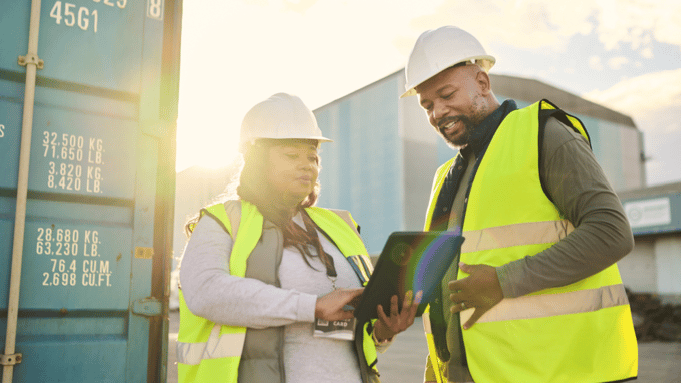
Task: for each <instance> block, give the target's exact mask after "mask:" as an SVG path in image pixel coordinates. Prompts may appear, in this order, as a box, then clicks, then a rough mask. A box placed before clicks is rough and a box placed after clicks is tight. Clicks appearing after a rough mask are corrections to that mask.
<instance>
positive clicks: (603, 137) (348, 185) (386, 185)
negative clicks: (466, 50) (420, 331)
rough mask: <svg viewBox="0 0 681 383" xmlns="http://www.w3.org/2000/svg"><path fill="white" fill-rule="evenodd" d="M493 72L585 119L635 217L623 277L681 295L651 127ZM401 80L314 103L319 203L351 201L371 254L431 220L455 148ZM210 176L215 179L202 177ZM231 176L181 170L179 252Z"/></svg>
mask: <svg viewBox="0 0 681 383" xmlns="http://www.w3.org/2000/svg"><path fill="white" fill-rule="evenodd" d="M490 77H491V82H492V89H493V90H494V93H495V95H496V96H497V98H498V99H499V101H500V102H502V101H503V100H505V99H508V98H511V99H514V100H516V102H517V104H518V106H519V107H524V106H526V105H529V104H531V103H534V102H536V101H538V100H540V99H548V100H549V101H551V102H553V103H554V104H556V105H557V106H559V107H560V108H562V109H564V110H566V111H567V112H569V113H571V114H573V115H575V116H577V117H578V118H579V119H580V120H581V121H582V122H583V123H584V125H585V126H586V128H587V130H588V132H589V134H590V137H591V144H592V147H593V150H594V153H595V155H596V158H597V159H598V161H599V163H600V164H601V166H602V167H603V169H604V171H605V173H606V175H607V177H608V179H609V180H610V182H611V184H612V185H613V187H614V189H615V191H616V192H617V193H618V195H619V196H620V198H621V199H622V202H623V203H624V205H625V209H626V211H627V214H628V215H629V218H630V221H632V228H633V230H634V234H635V238H636V247H635V249H634V251H633V252H632V254H630V255H628V256H627V257H625V258H624V260H622V261H621V262H620V271H621V274H622V278H623V280H624V283H625V285H626V286H627V287H629V288H630V289H632V290H633V291H635V292H650V293H659V294H661V296H662V297H663V298H665V299H669V300H675V299H678V297H680V296H681V278H678V277H675V276H678V275H679V274H681V183H677V184H670V185H665V186H661V187H655V188H647V187H646V185H645V166H644V165H645V164H644V161H645V158H646V155H645V153H644V151H643V147H644V146H643V134H642V132H641V131H640V130H638V129H637V127H636V126H635V124H634V122H633V120H632V119H631V118H630V117H628V116H626V115H623V114H621V113H618V112H616V111H613V110H610V109H608V108H606V107H603V106H601V105H598V104H596V103H593V102H591V101H588V100H585V99H583V98H580V97H578V96H576V95H574V94H571V93H569V92H566V91H564V90H561V89H558V88H556V87H554V86H551V85H549V84H545V83H543V82H540V81H537V80H533V79H527V78H520V77H513V76H506V75H495V74H490ZM403 90H404V70H399V71H397V72H394V73H392V74H390V75H388V76H386V77H384V78H382V79H380V80H378V81H376V82H374V83H372V84H369V85H367V86H365V87H363V88H361V89H359V90H357V91H355V92H352V93H350V94H348V95H345V96H343V97H341V98H339V99H337V100H335V101H333V102H331V103H329V104H327V105H324V106H322V107H320V108H318V109H316V110H315V111H314V113H315V115H316V117H317V121H318V123H319V126H320V128H321V129H322V132H323V133H324V135H325V136H326V137H329V138H331V139H333V140H334V142H333V143H329V144H324V145H322V146H321V158H322V171H321V173H320V177H319V178H320V183H321V186H322V190H321V195H320V198H319V201H318V203H317V205H318V206H322V207H327V208H335V209H345V210H349V211H350V212H351V213H352V215H353V217H354V218H355V220H356V221H357V222H358V223H359V224H360V226H361V234H362V237H363V239H364V242H365V244H366V246H367V249H368V250H369V253H370V254H373V255H377V254H378V253H380V251H381V249H382V247H383V244H384V243H385V240H386V239H387V237H388V235H389V234H390V233H391V232H393V231H401V230H422V229H423V224H424V218H425V211H426V207H427V204H428V201H429V196H430V189H431V185H432V179H433V174H434V173H435V170H436V169H437V167H438V166H439V165H441V164H442V163H444V162H446V161H447V160H449V159H450V158H451V157H453V156H454V155H456V151H455V150H453V149H451V148H450V147H449V146H447V145H446V144H445V143H444V142H443V140H442V139H441V138H440V137H439V136H438V135H437V133H436V132H435V131H434V129H433V128H432V127H431V126H430V125H429V123H428V121H427V119H426V116H425V113H424V111H423V109H421V107H420V106H419V105H418V102H417V99H416V97H407V98H403V99H400V98H399V96H400V95H401V94H402V93H403ZM218 173H219V174H218ZM206 177H208V178H213V179H214V180H213V181H208V180H202V179H203V178H206ZM226 178H228V176H227V173H224V172H217V173H216V174H215V176H213V174H212V173H210V172H208V173H206V172H203V171H201V170H199V169H197V168H190V169H187V170H185V171H184V173H183V174H178V177H177V179H178V185H177V201H176V230H175V233H176V234H175V235H176V237H175V241H174V243H175V254H176V256H179V255H180V254H181V249H182V248H183V246H184V240H185V237H184V235H183V234H181V230H180V229H179V228H181V225H183V223H184V220H185V219H186V217H187V216H188V215H189V214H194V213H195V212H196V211H197V209H198V205H197V201H199V200H201V203H203V202H204V201H205V202H206V203H207V202H208V200H209V199H210V198H212V197H214V196H215V195H217V194H219V193H221V192H222V191H223V190H224V186H225V185H226ZM187 183H189V184H187ZM183 190H184V191H183ZM192 194H196V197H192ZM199 197H201V198H199ZM178 219H179V221H178Z"/></svg>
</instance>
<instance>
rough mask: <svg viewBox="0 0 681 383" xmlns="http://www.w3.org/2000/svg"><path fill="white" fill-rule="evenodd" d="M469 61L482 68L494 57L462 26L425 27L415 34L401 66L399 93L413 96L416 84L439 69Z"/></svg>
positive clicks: (488, 67)
mask: <svg viewBox="0 0 681 383" xmlns="http://www.w3.org/2000/svg"><path fill="white" fill-rule="evenodd" d="M467 61H471V62H474V63H475V64H477V65H478V66H480V67H481V68H482V69H483V70H484V71H485V72H487V71H489V70H490V68H492V66H493V65H494V62H495V61H496V59H495V58H494V57H492V56H490V55H488V54H487V52H485V49H484V48H483V47H482V44H480V42H479V41H478V40H477V39H476V38H475V37H473V35H471V34H470V33H468V32H466V31H464V30H463V29H460V28H457V27H452V26H445V27H440V28H438V29H433V30H429V31H425V32H423V33H422V34H421V36H419V38H418V40H416V44H414V48H413V49H412V51H411V53H410V54H409V61H408V62H407V66H406V67H405V68H404V69H405V70H404V71H405V75H406V80H407V84H406V86H405V88H406V89H407V91H406V92H404V94H402V96H400V97H406V96H413V95H415V94H416V90H415V89H414V88H416V87H417V86H418V85H420V84H421V83H423V82H425V81H426V80H428V79H429V78H431V77H433V76H435V75H436V74H438V73H440V72H442V71H443V70H445V69H447V68H449V67H451V66H453V65H456V64H459V63H463V62H467Z"/></svg>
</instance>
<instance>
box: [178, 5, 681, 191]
mask: <svg viewBox="0 0 681 383" xmlns="http://www.w3.org/2000/svg"><path fill="white" fill-rule="evenodd" d="M442 25H455V26H458V27H460V28H462V29H464V30H467V31H468V32H470V33H472V34H473V35H474V36H475V37H477V38H478V40H480V42H481V43H482V45H483V46H484V47H485V49H486V50H487V53H488V54H491V55H493V56H495V58H496V60H497V62H496V65H495V66H494V67H493V68H492V70H491V73H496V74H505V75H511V76H519V77H525V78H531V79H536V80H539V81H542V82H544V83H547V84H549V85H553V86H556V87H558V88H562V89H564V90H566V91H568V92H571V93H574V94H576V95H579V96H582V97H584V98H586V99H589V100H591V101H594V102H597V103H600V104H602V105H604V106H607V107H609V108H611V109H613V110H616V111H618V112H621V113H624V114H626V115H629V116H631V117H632V118H633V119H634V122H635V123H636V125H637V127H638V128H639V129H640V130H641V131H643V133H644V141H645V152H646V157H647V160H646V173H647V184H648V185H649V186H654V185H659V184H664V183H669V182H679V181H681V150H680V149H681V2H680V1H677V0H572V1H569V2H568V1H562V0H561V1H553V0H527V1H524V0H517V1H513V0H476V1H468V2H464V1H452V0H418V1H415V0H414V1H406V0H390V1H388V0H229V1H223V0H185V1H184V5H183V18H182V48H181V49H182V51H181V64H180V65H181V66H180V101H179V117H178V132H177V163H176V168H177V170H178V171H180V170H183V169H186V168H188V167H190V166H194V165H200V166H207V167H221V166H225V165H227V164H228V163H229V162H230V161H232V160H233V158H234V156H235V155H236V148H237V144H238V138H239V128H240V125H241V120H242V118H243V116H244V115H245V113H246V112H247V111H248V110H249V109H250V108H251V107H252V106H253V105H255V104H256V103H258V102H260V101H262V100H264V99H266V98H267V97H269V96H270V95H272V94H274V93H277V92H287V93H292V94H296V95H298V96H299V97H301V98H302V100H303V101H304V102H305V103H306V105H307V106H308V107H310V109H315V108H318V107H320V106H323V105H325V104H327V103H329V102H331V101H334V100H336V99H338V98H340V97H342V96H344V95H346V94H348V93H351V92H353V91H355V90H357V89H359V88H361V87H363V86H365V85H368V84H370V83H373V82H374V81H376V80H379V79H381V78H383V77H385V76H387V75H389V74H392V73H394V72H395V71H397V70H400V69H402V68H403V67H404V66H405V63H406V60H407V58H408V56H409V52H410V51H411V49H412V47H413V44H414V42H415V41H416V39H417V38H418V36H419V35H420V34H421V33H422V32H423V31H425V30H428V29H434V28H437V27H440V26H442ZM492 87H494V84H492ZM424 118H425V115H424ZM587 129H588V127H587Z"/></svg>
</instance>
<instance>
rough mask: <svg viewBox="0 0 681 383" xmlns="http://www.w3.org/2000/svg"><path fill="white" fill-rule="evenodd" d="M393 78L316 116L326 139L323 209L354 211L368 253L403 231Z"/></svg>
mask: <svg viewBox="0 0 681 383" xmlns="http://www.w3.org/2000/svg"><path fill="white" fill-rule="evenodd" d="M397 87H398V82H397V79H396V78H388V79H386V80H385V81H380V82H377V83H375V84H372V86H369V87H367V88H365V89H363V91H362V92H359V93H355V94H353V95H352V97H349V98H344V99H342V100H339V101H337V102H334V103H331V104H329V105H326V106H324V107H322V108H320V109H317V110H316V111H315V115H316V117H317V121H318V123H319V126H320V128H321V129H322V131H323V132H324V134H325V135H326V136H327V137H329V138H331V139H333V140H334V142H333V143H329V144H322V154H321V157H322V166H323V169H322V172H321V174H320V182H321V184H322V192H321V196H320V198H319V202H318V205H319V206H323V207H330V208H339V209H346V210H349V211H350V212H351V213H352V214H353V217H354V218H355V220H356V221H357V222H358V223H359V224H360V225H361V227H362V237H363V238H364V241H365V243H366V245H367V248H368V250H369V252H371V253H378V252H380V250H381V249H382V248H383V244H384V243H385V240H386V239H387V238H388V235H389V234H390V233H391V232H392V231H395V230H401V229H402V227H403V225H404V224H403V211H404V208H403V204H404V181H403V180H404V169H403V146H402V141H401V140H400V137H399V135H398V121H397V119H398V111H397V97H395V94H396V93H397V91H398V89H397Z"/></svg>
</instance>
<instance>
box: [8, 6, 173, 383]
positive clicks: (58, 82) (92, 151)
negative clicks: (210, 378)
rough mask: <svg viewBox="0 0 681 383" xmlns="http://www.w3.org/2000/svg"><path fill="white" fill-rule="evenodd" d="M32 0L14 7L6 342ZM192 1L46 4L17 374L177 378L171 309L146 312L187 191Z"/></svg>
mask: <svg viewBox="0 0 681 383" xmlns="http://www.w3.org/2000/svg"><path fill="white" fill-rule="evenodd" d="M30 3H31V2H30V1H24V0H6V1H3V2H2V3H0V36H3V38H2V39H0V51H1V52H3V54H2V55H0V163H2V167H0V244H2V245H1V246H0V264H1V265H5V267H1V268H0V314H1V316H0V324H1V328H0V341H1V342H3V343H4V341H5V338H4V337H5V328H6V325H7V321H6V316H7V308H8V294H9V284H10V281H9V275H10V265H11V257H12V242H13V239H12V238H13V232H14V219H15V207H16V200H15V196H16V189H17V182H18V175H17V174H18V166H19V143H20V137H21V131H22V114H23V101H24V89H25V84H24V80H25V71H26V70H25V68H23V67H21V66H19V65H18V64H17V57H18V56H21V55H25V54H26V50H27V45H28V34H29V18H30ZM180 9H181V1H179V0H178V1H173V0H158V1H141V2H138V1H130V0H106V1H105V0H102V1H98V0H96V1H92V0H72V1H70V2H62V1H59V0H50V1H45V0H43V1H42V9H41V17H40V30H39V39H38V57H39V58H40V59H41V60H43V61H44V64H45V65H44V68H43V69H39V70H38V71H37V76H38V77H37V80H36V91H35V103H34V112H33V126H32V137H31V152H30V170H29V179H28V201H27V205H28V206H27V209H26V227H25V235H24V247H23V267H22V274H21V285H20V286H21V291H20V298H19V318H18V327H17V340H16V342H17V343H16V352H17V353H21V354H22V355H23V358H22V362H21V363H20V364H17V365H16V366H15V367H14V374H13V375H14V381H15V382H147V381H165V379H164V378H163V377H160V376H161V375H159V374H162V375H163V376H164V371H165V366H160V364H161V363H163V361H165V357H164V355H165V349H164V348H163V347H164V346H162V343H159V344H152V345H150V339H152V338H153V337H154V336H156V335H157V334H156V332H158V331H159V328H160V327H159V326H158V324H159V319H160V316H157V317H154V316H155V315H157V314H159V315H160V313H158V312H154V310H151V311H148V312H144V310H143V309H138V310H136V311H135V312H133V310H132V307H133V306H135V307H139V305H136V304H135V303H136V302H138V301H140V300H143V299H145V298H148V297H151V296H154V294H155V293H154V292H153V291H152V289H153V287H152V286H155V285H157V284H159V283H163V275H162V274H159V273H158V271H159V267H158V266H159V265H162V264H163V261H162V260H161V261H160V263H159V259H158V258H157V257H162V256H163V255H164V251H163V249H161V248H159V247H158V246H157V245H158V243H159V242H163V241H162V240H161V238H160V237H159V236H158V235H159V233H163V232H164V231H165V230H164V229H163V228H162V227H157V226H156V225H157V224H158V225H168V227H169V228H170V227H172V218H170V221H169V222H167V221H166V218H165V217H163V216H162V215H161V216H159V215H158V212H159V211H160V210H159V209H161V206H162V205H161V204H162V203H163V201H165V200H166V199H168V200H171V201H172V200H173V198H172V195H170V196H168V195H164V196H161V195H160V194H159V193H160V191H159V190H157V185H161V184H164V183H168V184H173V185H174V179H172V178H170V179H168V178H165V177H166V176H165V175H166V174H172V175H174V168H175V165H174V154H173V153H174V129H175V127H174V122H175V120H176V93H177V88H176V85H177V81H178V79H177V71H175V70H169V68H170V67H171V66H172V65H174V64H173V63H174V62H179V50H176V51H175V50H174V49H176V48H174V47H175V46H179V23H177V24H176V21H177V20H179V17H180ZM171 64H172V65H171ZM171 69H172V68H171ZM164 76H165V78H164ZM166 80H170V82H166ZM173 95H175V96H173ZM159 153H164V154H165V156H164V157H163V158H161V157H159ZM166 168H168V169H172V173H170V172H167V171H166V170H167V169H166ZM159 217H160V218H161V219H160V220H159ZM169 231H170V230H169ZM152 253H155V256H153V257H152V256H151V254H152ZM161 269H162V267H161ZM154 299H156V298H154ZM157 302H159V304H160V303H161V301H160V300H158V301H157ZM154 307H156V306H154ZM156 311H157V310H156ZM166 331H167V330H166ZM166 338H167V335H166ZM158 339H162V337H158ZM152 370H153V371H152ZM160 371H163V372H160Z"/></svg>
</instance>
